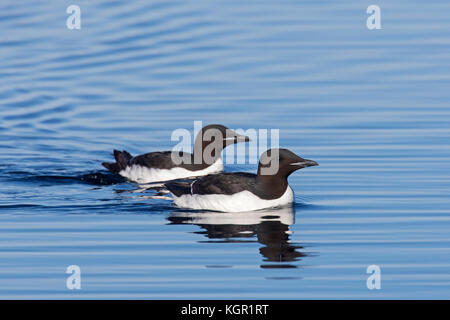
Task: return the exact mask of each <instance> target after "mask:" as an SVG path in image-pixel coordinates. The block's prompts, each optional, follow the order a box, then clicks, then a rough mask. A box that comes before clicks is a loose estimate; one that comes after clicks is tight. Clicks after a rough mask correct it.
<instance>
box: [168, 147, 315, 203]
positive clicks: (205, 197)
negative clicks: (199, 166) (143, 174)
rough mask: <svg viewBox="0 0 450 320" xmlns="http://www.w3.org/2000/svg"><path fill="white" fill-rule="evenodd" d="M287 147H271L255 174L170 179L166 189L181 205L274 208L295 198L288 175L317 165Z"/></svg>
mask: <svg viewBox="0 0 450 320" xmlns="http://www.w3.org/2000/svg"><path fill="white" fill-rule="evenodd" d="M317 165H318V163H317V162H315V161H312V160H308V159H303V158H301V157H299V156H297V155H296V154H295V153H293V152H291V151H289V150H288V149H270V150H268V151H266V152H264V153H263V154H262V155H261V157H260V161H259V165H258V172H257V174H252V173H246V172H230V173H220V174H214V175H207V176H205V177H200V178H198V179H196V180H194V181H193V182H191V183H186V182H170V183H166V184H165V186H166V188H167V189H168V190H169V191H170V192H171V193H172V195H173V199H174V203H175V205H177V206H178V207H181V208H190V209H197V210H214V211H223V212H242V211H252V210H260V209H264V208H270V207H277V206H283V205H286V204H289V203H291V202H293V201H294V192H293V191H292V189H291V187H290V186H289V184H288V181H287V178H288V176H289V175H290V174H291V173H292V172H294V171H296V170H298V169H302V168H306V167H311V166H317Z"/></svg>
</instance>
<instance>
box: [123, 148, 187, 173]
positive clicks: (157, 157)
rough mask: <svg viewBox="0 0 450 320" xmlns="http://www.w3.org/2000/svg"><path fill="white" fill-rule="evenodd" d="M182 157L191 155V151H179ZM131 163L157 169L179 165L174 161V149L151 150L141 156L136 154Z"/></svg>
mask: <svg viewBox="0 0 450 320" xmlns="http://www.w3.org/2000/svg"><path fill="white" fill-rule="evenodd" d="M177 153H178V154H179V156H180V157H183V155H186V154H187V155H189V156H191V154H190V153H183V152H177ZM130 164H131V165H133V164H136V165H140V166H144V167H148V168H156V169H172V168H173V167H176V166H177V165H176V164H175V163H173V161H172V151H161V152H150V153H146V154H142V155H140V156H136V157H134V158H133V159H131V161H130Z"/></svg>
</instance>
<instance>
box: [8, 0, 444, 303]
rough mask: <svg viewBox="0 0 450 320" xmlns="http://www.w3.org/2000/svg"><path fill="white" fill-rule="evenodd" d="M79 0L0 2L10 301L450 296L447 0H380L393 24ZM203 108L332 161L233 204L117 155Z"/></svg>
mask: <svg viewBox="0 0 450 320" xmlns="http://www.w3.org/2000/svg"><path fill="white" fill-rule="evenodd" d="M70 4H73V2H71V1H12V0H10V1H8V0H6V1H2V2H1V3H0V32H1V34H2V36H1V38H0V298H150V299H156V298H163V299H170V298H174V299H192V298H207V299H213V298H224V299H229V298H255V299H258V298H267V299H281V298H286V299H299V298H358V299H360V298H369V299H372V298H373V299H380V298H387V299H389V298H414V299H415V298H421V299H430V298H434V299H436V298H446V299H449V298H450V290H449V289H450V272H449V271H450V236H449V228H450V200H449V194H450V183H449V180H450V170H449V162H450V143H449V141H450V140H449V138H450V127H449V123H450V108H449V102H450V91H449V88H450V81H449V80H450V79H449V78H450V35H449V30H450V19H449V12H450V3H449V2H448V1H434V2H433V4H431V3H428V2H426V1H406V0H405V1H395V3H394V2H392V1H381V2H380V1H378V2H377V3H376V4H379V5H380V7H381V19H382V29H381V30H368V29H367V28H366V18H367V17H368V15H367V14H366V8H367V6H368V5H370V4H375V3H372V2H367V1H356V0H353V1H345V2H342V3H341V2H339V3H338V2H336V1H247V0H246V1H234V0H227V1H222V0H213V1H210V0H208V1H206V0H201V1H167V0H164V1H79V2H78V3H77V4H78V5H79V6H80V7H81V18H82V22H81V23H82V24H81V30H68V29H67V28H66V18H67V17H68V14H66V8H67V7H68V6H69V5H70ZM194 120H199V121H203V123H205V124H206V123H217V122H218V123H223V124H225V125H227V126H229V127H230V128H234V129H236V128H256V129H260V128H267V129H271V128H275V129H277V128H278V129H280V145H281V146H283V147H286V148H289V149H291V150H293V151H294V152H296V153H298V154H300V155H302V156H304V157H306V158H309V159H314V160H316V161H317V162H319V163H320V166H319V167H314V168H307V169H304V170H300V171H298V172H296V173H295V174H293V175H292V176H291V177H290V184H291V186H292V188H293V189H294V191H295V193H296V204H295V205H294V207H293V208H286V209H283V210H269V211H267V212H259V213H249V214H241V215H232V214H217V213H199V212H189V211H182V210H180V209H177V208H175V207H173V206H172V204H171V202H170V201H167V200H163V199H152V198H151V196H152V195H154V192H153V191H144V192H142V191H141V190H137V186H136V185H134V184H131V183H127V182H125V181H124V180H122V179H120V178H117V177H115V176H113V175H110V174H108V172H106V171H105V170H104V169H103V168H102V167H101V165H100V163H101V162H102V161H108V160H111V159H112V155H111V152H112V150H113V149H114V148H117V149H120V150H122V149H126V150H128V151H129V152H131V153H132V154H138V153H143V152H148V151H152V150H163V149H169V150H170V149H171V148H172V147H173V146H174V142H172V141H171V140H170V135H171V133H172V130H174V129H176V128H186V129H188V130H191V131H192V129H193V121H194ZM226 170H228V171H249V172H254V171H255V170H256V165H254V164H228V165H227V166H226ZM69 265H78V266H80V268H81V272H82V288H81V290H68V289H67V288H66V278H67V277H68V274H66V273H65V271H66V268H67V267H68V266H69ZM369 265H378V266H379V267H380V268H381V289H380V290H368V289H367V286H366V280H367V277H368V276H369V275H368V274H367V273H366V268H367V267H368V266H369Z"/></svg>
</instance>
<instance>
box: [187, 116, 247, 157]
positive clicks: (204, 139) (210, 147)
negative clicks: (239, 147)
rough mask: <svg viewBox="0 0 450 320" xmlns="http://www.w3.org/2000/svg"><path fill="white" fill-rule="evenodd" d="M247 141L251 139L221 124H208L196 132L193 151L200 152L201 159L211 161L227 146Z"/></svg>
mask: <svg viewBox="0 0 450 320" xmlns="http://www.w3.org/2000/svg"><path fill="white" fill-rule="evenodd" d="M249 141H251V139H250V138H249V137H247V136H245V135H242V134H239V133H237V132H235V131H233V130H231V129H229V128H227V127H225V126H223V125H221V124H210V125H207V126H205V127H203V128H202V129H201V130H200V132H199V133H198V134H197V137H196V138H195V143H194V153H196V152H197V153H198V152H201V154H202V157H203V161H204V162H206V163H208V162H211V163H212V162H214V161H215V159H216V158H218V157H220V153H221V152H222V150H223V149H224V148H226V147H227V146H229V145H231V144H235V143H238V142H249ZM209 158H211V159H209ZM208 160H209V161H208Z"/></svg>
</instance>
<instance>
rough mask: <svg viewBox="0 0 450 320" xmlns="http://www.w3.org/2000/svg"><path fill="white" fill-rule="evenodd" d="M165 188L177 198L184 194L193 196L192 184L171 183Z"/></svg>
mask: <svg viewBox="0 0 450 320" xmlns="http://www.w3.org/2000/svg"><path fill="white" fill-rule="evenodd" d="M164 186H165V187H166V188H167V189H168V190H169V191H170V192H172V194H173V195H175V196H177V197H180V196H182V195H183V194H191V184H190V183H187V182H169V183H166V184H164Z"/></svg>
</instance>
